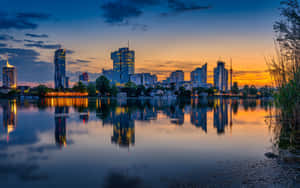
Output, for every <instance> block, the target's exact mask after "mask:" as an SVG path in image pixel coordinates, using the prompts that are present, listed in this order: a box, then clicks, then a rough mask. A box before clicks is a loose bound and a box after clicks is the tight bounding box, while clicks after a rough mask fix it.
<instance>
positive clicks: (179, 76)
mask: <svg viewBox="0 0 300 188" xmlns="http://www.w3.org/2000/svg"><path fill="white" fill-rule="evenodd" d="M182 82H184V72H183V71H181V70H177V71H174V72H172V73H171V75H170V83H176V84H177V83H182Z"/></svg>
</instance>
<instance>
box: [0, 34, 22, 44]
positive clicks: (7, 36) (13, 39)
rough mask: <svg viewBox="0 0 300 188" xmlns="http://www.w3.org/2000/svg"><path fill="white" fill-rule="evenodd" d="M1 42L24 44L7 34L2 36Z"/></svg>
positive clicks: (0, 36) (0, 37) (0, 35)
mask: <svg viewBox="0 0 300 188" xmlns="http://www.w3.org/2000/svg"><path fill="white" fill-rule="evenodd" d="M0 41H13V42H22V40H17V39H15V37H13V36H11V35H7V34H0Z"/></svg>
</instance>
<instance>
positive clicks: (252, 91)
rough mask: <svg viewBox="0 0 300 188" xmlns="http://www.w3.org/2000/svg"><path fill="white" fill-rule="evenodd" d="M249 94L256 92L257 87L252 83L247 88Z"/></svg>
mask: <svg viewBox="0 0 300 188" xmlns="http://www.w3.org/2000/svg"><path fill="white" fill-rule="evenodd" d="M249 94H250V95H256V94H257V89H256V87H255V86H254V85H251V87H250V88H249Z"/></svg>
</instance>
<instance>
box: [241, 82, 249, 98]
mask: <svg viewBox="0 0 300 188" xmlns="http://www.w3.org/2000/svg"><path fill="white" fill-rule="evenodd" d="M242 91H243V96H244V97H247V96H248V95H249V86H248V85H245V86H244V88H243V90H242Z"/></svg>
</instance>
